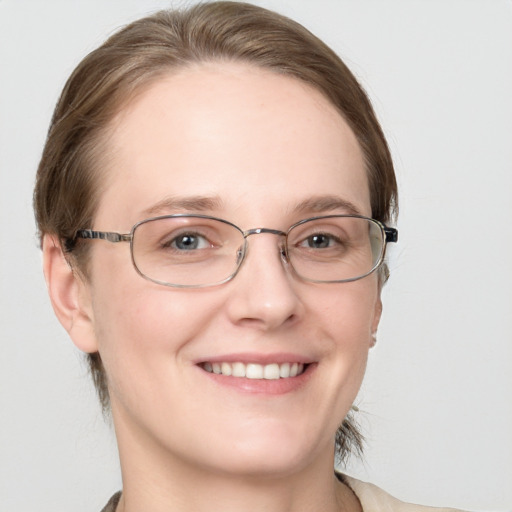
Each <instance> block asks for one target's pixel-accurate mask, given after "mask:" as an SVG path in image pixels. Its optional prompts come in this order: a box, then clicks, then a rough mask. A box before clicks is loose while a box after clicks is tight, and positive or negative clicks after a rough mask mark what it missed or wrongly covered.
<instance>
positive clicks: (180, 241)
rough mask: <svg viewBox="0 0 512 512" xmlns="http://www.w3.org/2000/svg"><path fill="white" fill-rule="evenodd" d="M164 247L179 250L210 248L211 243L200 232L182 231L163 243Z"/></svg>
mask: <svg viewBox="0 0 512 512" xmlns="http://www.w3.org/2000/svg"><path fill="white" fill-rule="evenodd" d="M163 246H164V247H169V248H171V249H176V250H178V251H194V250H198V249H208V248H209V247H211V244H210V243H209V242H208V240H207V239H206V238H205V237H204V236H202V235H200V234H198V233H192V232H190V233H181V234H180V235H178V236H175V237H173V238H171V239H169V240H168V241H167V242H166V243H164V244H163Z"/></svg>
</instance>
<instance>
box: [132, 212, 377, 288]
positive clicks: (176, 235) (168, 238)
mask: <svg viewBox="0 0 512 512" xmlns="http://www.w3.org/2000/svg"><path fill="white" fill-rule="evenodd" d="M282 243H283V242H282ZM284 243H285V247H286V249H285V251H286V254H287V257H288V260H289V262H290V264H291V266H292V267H293V269H294V271H295V272H296V274H297V275H299V276H300V277H301V278H303V279H306V280H310V281H318V282H336V281H349V280H353V279H357V278H359V277H362V276H365V275H367V274H368V273H370V272H371V271H372V270H374V269H375V267H376V266H378V264H380V262H381V259H382V255H383V251H384V234H383V231H382V228H381V226H380V225H379V224H378V223H377V222H375V221H372V220H370V219H366V218H359V217H343V216H331V217H322V218H317V219H312V220H307V221H304V222H301V223H299V224H297V225H295V226H293V227H292V228H291V229H290V230H289V231H288V234H287V236H286V241H284ZM246 244H247V242H246V239H245V237H244V234H243V232H242V231H241V230H239V229H238V228H237V227H235V226H233V225H232V224H229V223H227V222H224V221H222V220H220V219H211V218H203V217H187V216H176V217H172V216H171V217H160V218H157V219H152V220H148V221H144V222H142V223H140V224H139V225H137V226H136V228H135V229H134V232H133V240H132V257H133V261H134V264H135V267H136V268H137V270H138V271H139V272H140V273H141V274H142V275H143V276H145V277H146V278H148V279H150V280H152V281H156V282H158V283H161V284H166V285H170V286H173V285H174V286H185V287H194V286H195V287H197V286H208V285H213V284H218V283H221V282H224V281H226V280H228V279H229V278H230V277H232V276H233V275H234V274H235V273H236V271H237V269H238V267H239V265H240V263H241V261H242V259H243V258H242V256H243V254H244V253H245V250H246Z"/></svg>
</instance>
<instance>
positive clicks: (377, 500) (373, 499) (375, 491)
mask: <svg viewBox="0 0 512 512" xmlns="http://www.w3.org/2000/svg"><path fill="white" fill-rule="evenodd" d="M343 481H344V482H345V483H346V484H347V485H348V486H349V487H350V488H351V489H352V490H353V491H354V494H355V495H356V496H357V497H358V498H359V501H360V502H361V507H362V509H363V512H462V511H460V510H456V509H454V508H437V507H425V506H423V505H414V504H412V503H404V502H403V501H400V500H397V499H396V498H393V496H390V495H389V494H388V493H387V492H384V491H383V490H382V489H379V488H378V487H377V486H375V485H373V484H369V483H367V482H361V481H360V480H356V479H355V478H351V477H349V476H345V475H344V476H343Z"/></svg>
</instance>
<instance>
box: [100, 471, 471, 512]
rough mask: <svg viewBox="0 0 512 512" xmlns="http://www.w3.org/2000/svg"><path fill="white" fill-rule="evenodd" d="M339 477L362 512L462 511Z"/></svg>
mask: <svg viewBox="0 0 512 512" xmlns="http://www.w3.org/2000/svg"><path fill="white" fill-rule="evenodd" d="M341 479H342V480H343V482H345V483H346V484H347V485H348V486H349V487H350V488H351V489H352V490H353V491H354V494H355V495H356V496H357V497H358V498H359V501H360V502H361V507H362V508H363V512H462V511H457V510H455V509H454V508H435V507H424V506H422V505H413V504H411V503H404V502H403V501H400V500H397V499H396V498H393V497H392V496H390V495H389V494H388V493H387V492H384V491H383V490H382V489H379V488H378V487H377V486H375V485H373V484H369V483H366V482H361V481H360V480H356V479H355V478H351V477H349V476H345V475H343V476H342V477H341ZM120 497H121V493H120V492H117V493H116V494H114V496H112V498H111V499H110V501H109V502H108V503H107V505H106V506H105V508H104V509H103V510H102V511H101V512H115V510H116V507H117V504H118V503H119V498H120Z"/></svg>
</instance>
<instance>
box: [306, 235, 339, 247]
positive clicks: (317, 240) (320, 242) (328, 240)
mask: <svg viewBox="0 0 512 512" xmlns="http://www.w3.org/2000/svg"><path fill="white" fill-rule="evenodd" d="M335 242H336V241H335V240H334V237H333V236H332V235H329V234H327V233H316V234H314V235H311V236H308V237H307V238H306V239H305V240H304V241H303V242H302V244H301V245H302V246H306V247H309V248H310V249H326V248H327V247H331V246H332V245H333V244H334V243H335Z"/></svg>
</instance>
